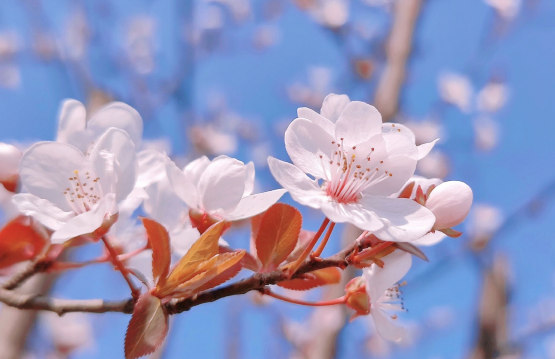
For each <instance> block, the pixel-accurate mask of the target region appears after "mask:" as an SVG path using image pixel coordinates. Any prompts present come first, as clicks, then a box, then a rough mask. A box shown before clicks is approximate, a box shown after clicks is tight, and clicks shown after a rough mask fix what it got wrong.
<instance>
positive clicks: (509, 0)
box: [484, 0, 522, 20]
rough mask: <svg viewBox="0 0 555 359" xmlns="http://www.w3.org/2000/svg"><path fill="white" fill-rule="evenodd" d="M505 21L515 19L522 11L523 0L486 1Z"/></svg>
mask: <svg viewBox="0 0 555 359" xmlns="http://www.w3.org/2000/svg"><path fill="white" fill-rule="evenodd" d="M484 2H485V3H486V4H487V5H489V6H491V7H492V8H493V9H494V10H495V11H496V12H497V14H498V15H499V16H500V17H502V18H504V19H505V20H512V19H514V18H515V17H516V16H517V15H518V12H519V10H520V6H521V3H522V0H484Z"/></svg>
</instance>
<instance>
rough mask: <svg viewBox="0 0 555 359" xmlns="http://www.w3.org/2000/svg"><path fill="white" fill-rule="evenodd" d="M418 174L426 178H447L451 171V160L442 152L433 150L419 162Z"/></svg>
mask: <svg viewBox="0 0 555 359" xmlns="http://www.w3.org/2000/svg"><path fill="white" fill-rule="evenodd" d="M416 168H417V170H418V173H420V174H421V175H423V176H425V177H434V178H445V177H446V176H447V175H448V174H449V171H450V165H449V158H448V157H447V155H445V153H443V152H442V151H440V150H433V151H431V152H430V153H429V155H427V156H426V157H425V158H423V159H422V160H421V161H418V165H417V167H416Z"/></svg>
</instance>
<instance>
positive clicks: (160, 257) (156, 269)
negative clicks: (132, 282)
mask: <svg viewBox="0 0 555 359" xmlns="http://www.w3.org/2000/svg"><path fill="white" fill-rule="evenodd" d="M141 220H142V221H143V226H144V227H145V229H146V233H147V235H148V241H149V243H150V247H151V248H152V277H153V278H154V283H158V282H160V283H163V282H165V280H166V277H167V276H168V273H169V272H170V262H171V249H170V235H169V233H168V231H167V230H166V228H165V227H164V226H163V225H161V224H160V223H158V222H156V221H155V220H153V219H150V218H141Z"/></svg>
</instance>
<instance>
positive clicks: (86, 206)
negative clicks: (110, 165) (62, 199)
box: [64, 170, 103, 214]
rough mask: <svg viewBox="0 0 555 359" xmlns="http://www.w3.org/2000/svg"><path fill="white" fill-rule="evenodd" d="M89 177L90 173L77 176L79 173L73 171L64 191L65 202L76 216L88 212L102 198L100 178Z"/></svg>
mask: <svg viewBox="0 0 555 359" xmlns="http://www.w3.org/2000/svg"><path fill="white" fill-rule="evenodd" d="M91 176H93V175H91V173H90V172H87V173H85V174H79V171H77V170H75V171H73V176H72V177H69V186H68V187H67V188H66V189H65V190H64V195H65V196H66V199H67V202H68V203H69V205H70V206H71V208H72V209H73V211H74V212H75V213H77V214H81V213H84V212H87V211H90V210H91V208H92V207H93V206H94V205H95V204H96V203H97V202H98V201H100V200H101V199H102V197H103V194H102V187H101V186H100V177H96V178H94V179H92V178H91Z"/></svg>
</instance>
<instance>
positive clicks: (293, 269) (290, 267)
mask: <svg viewBox="0 0 555 359" xmlns="http://www.w3.org/2000/svg"><path fill="white" fill-rule="evenodd" d="M328 223H330V220H329V219H328V218H326V219H324V221H323V222H322V225H321V226H320V228H319V229H318V232H316V234H315V235H314V237H312V239H311V240H310V243H308V245H307V246H306V248H305V249H304V251H303V252H302V253H301V255H300V256H299V258H297V260H296V261H295V262H293V263H291V264H289V265H288V268H287V272H288V273H289V275H291V276H292V275H293V274H295V272H296V271H297V269H299V267H300V266H301V265H302V264H303V262H304V260H305V259H306V258H308V256H309V255H310V252H311V251H312V248H314V246H315V245H316V243H317V242H318V239H320V237H321V236H322V233H324V230H325V229H326V227H327V226H328Z"/></svg>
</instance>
